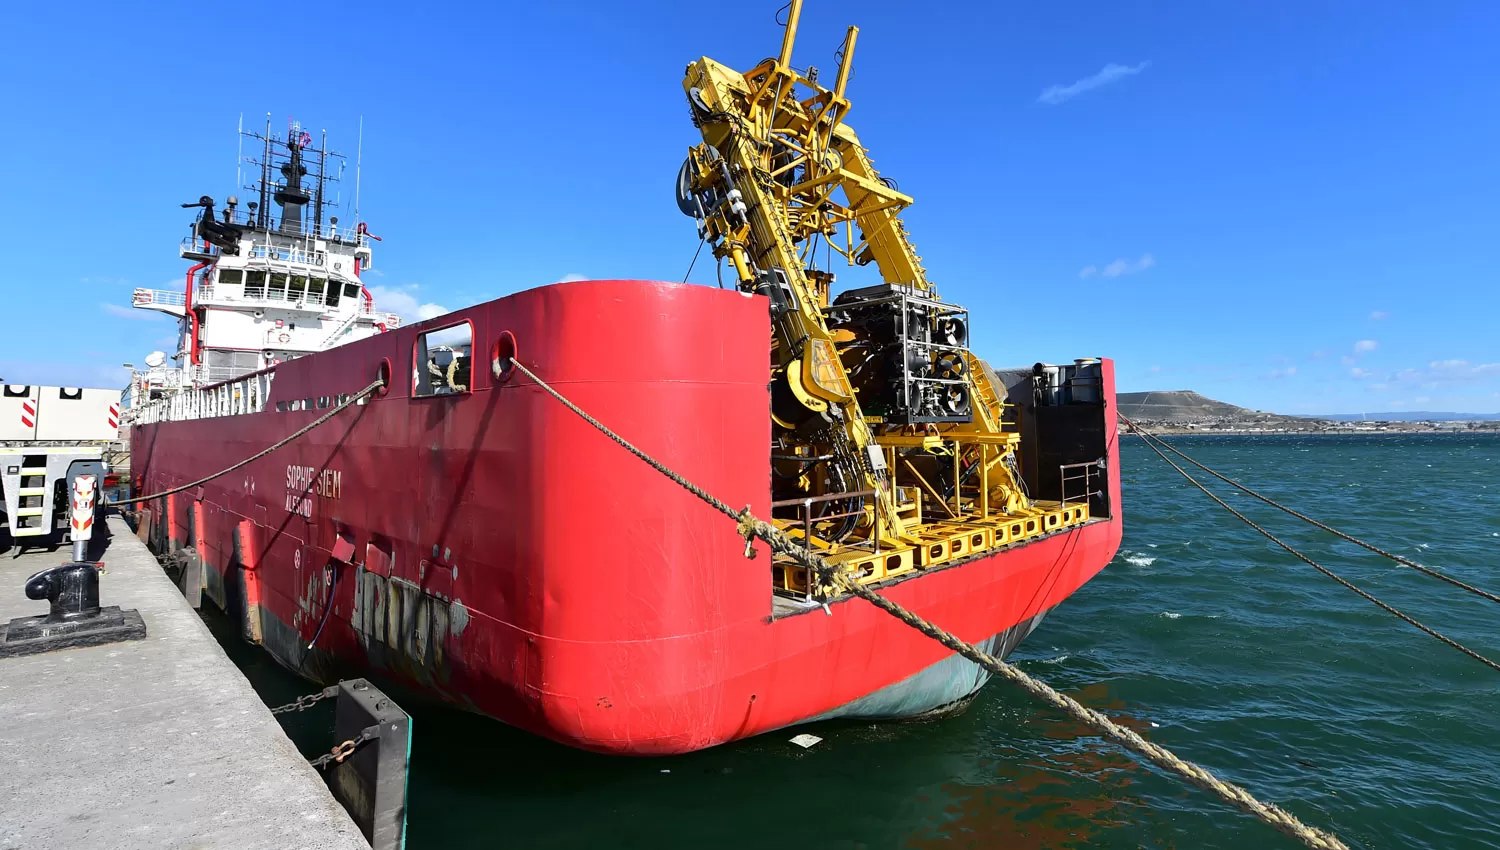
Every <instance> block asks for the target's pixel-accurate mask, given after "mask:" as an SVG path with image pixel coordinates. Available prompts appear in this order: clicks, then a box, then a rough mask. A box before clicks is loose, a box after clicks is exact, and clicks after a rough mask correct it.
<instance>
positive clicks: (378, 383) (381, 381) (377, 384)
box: [104, 378, 385, 508]
mask: <svg viewBox="0 0 1500 850" xmlns="http://www.w3.org/2000/svg"><path fill="white" fill-rule="evenodd" d="M383 386H385V378H376V379H375V381H374V382H373V383H371V384H370V385H369V386H367V387H365V388H364V389H362V390H360V391H359V392H357V393H355V394H354V395H352V396H350V397H349V398H348V399H347V400H345V401H344V402H343V403H342V404H340V405H339V406H338V407H335V408H333V409H332V410H330V411H328V412H327V413H325V414H323V415H322V416H319V417H318V418H317V419H314V420H313V421H311V422H309V423H308V424H306V425H304V426H302V428H300V429H298V430H297V431H296V432H295V433H293V434H291V435H289V436H287V437H285V438H283V439H281V440H279V441H277V442H276V443H273V444H272V445H271V446H270V447H269V448H266V449H263V450H262V451H259V452H256V453H255V454H253V455H251V456H250V457H247V458H245V459H244V460H242V461H240V462H239V463H237V464H235V465H234V466H231V467H229V468H228V469H221V470H219V471H218V472H215V473H214V474H213V475H209V476H206V477H204V478H199V479H198V480H197V481H194V482H192V483H189V484H183V485H182V486H180V487H173V488H172V489H170V490H163V491H161V492H160V493H152V494H151V495H149V496H137V497H135V498H133V499H122V500H120V501H118V502H105V503H104V504H105V506H106V507H111V508H118V507H121V506H124V505H133V504H135V503H136V502H149V501H151V500H152V499H160V498H161V497H163V496H170V495H172V494H173V493H181V492H182V491H183V490H191V489H193V488H194V487H198V486H201V485H203V484H207V483H208V482H210V481H212V480H214V479H215V478H218V477H219V476H221V475H228V474H229V473H231V472H233V471H235V470H236V469H239V468H241V467H244V466H248V465H249V464H251V463H254V462H255V461H257V460H260V459H261V458H263V457H265V456H266V455H268V454H270V453H271V452H274V451H276V450H277V449H279V448H281V447H282V446H285V445H286V444H288V443H290V442H292V441H293V440H296V439H297V438H298V437H301V436H303V435H304V434H306V433H308V432H309V431H311V430H312V429H314V428H316V427H318V426H319V425H322V424H323V423H324V422H327V421H328V420H330V419H332V418H333V417H334V416H336V415H338V414H339V413H340V412H341V411H343V410H345V409H347V408H349V407H351V406H353V405H356V404H358V403H359V402H360V400H361V399H363V398H364V397H366V396H368V395H369V394H370V393H373V392H375V391H376V390H378V389H380V388H381V387H383Z"/></svg>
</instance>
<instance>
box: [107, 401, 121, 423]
mask: <svg viewBox="0 0 1500 850" xmlns="http://www.w3.org/2000/svg"><path fill="white" fill-rule="evenodd" d="M109 427H111V428H119V427H120V406H119V405H118V404H111V405H110V406H109Z"/></svg>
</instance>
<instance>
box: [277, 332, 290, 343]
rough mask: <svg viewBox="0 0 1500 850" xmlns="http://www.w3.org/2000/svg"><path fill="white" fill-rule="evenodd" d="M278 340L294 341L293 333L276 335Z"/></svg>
mask: <svg viewBox="0 0 1500 850" xmlns="http://www.w3.org/2000/svg"><path fill="white" fill-rule="evenodd" d="M276 341H277V342H291V341H292V335H291V334H282V335H281V336H278V337H276Z"/></svg>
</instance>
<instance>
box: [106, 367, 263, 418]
mask: <svg viewBox="0 0 1500 850" xmlns="http://www.w3.org/2000/svg"><path fill="white" fill-rule="evenodd" d="M197 369H198V372H197V376H198V378H199V379H200V380H213V375H214V374H215V373H216V372H218V371H220V370H222V372H223V373H230V374H232V372H233V371H234V370H233V368H232V367H227V366H215V367H206V366H199V367H197ZM275 377H276V372H275V371H274V370H268V371H262V372H254V373H251V374H249V375H245V376H243V377H240V378H235V379H231V380H226V381H223V382H222V383H218V384H214V385H212V386H206V387H200V388H197V389H183V390H180V391H178V392H175V393H172V394H171V395H169V396H167V397H166V398H162V399H158V400H156V401H153V402H149V403H147V404H144V405H142V406H141V407H140V408H138V409H137V410H136V412H135V413H134V414H133V415H132V416H131V422H132V423H134V424H141V425H146V424H151V423H154V422H180V421H183V420H187V419H209V418H212V417H216V416H238V415H240V414H244V413H259V412H260V411H262V410H264V409H265V406H266V399H267V398H269V397H270V395H271V381H272V379H274V378H275Z"/></svg>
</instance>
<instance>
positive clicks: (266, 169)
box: [255, 112, 271, 229]
mask: <svg viewBox="0 0 1500 850" xmlns="http://www.w3.org/2000/svg"><path fill="white" fill-rule="evenodd" d="M262 138H263V140H264V141H265V152H264V153H262V154H261V156H260V206H259V207H258V210H259V212H258V213H257V215H256V217H255V226H256V227H259V228H262V229H264V228H267V227H269V226H270V217H271V214H270V212H268V208H269V204H267V203H266V202H267V201H269V200H270V197H269V194H270V185H271V113H269V112H267V113H266V134H265V136H264V137H262Z"/></svg>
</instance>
